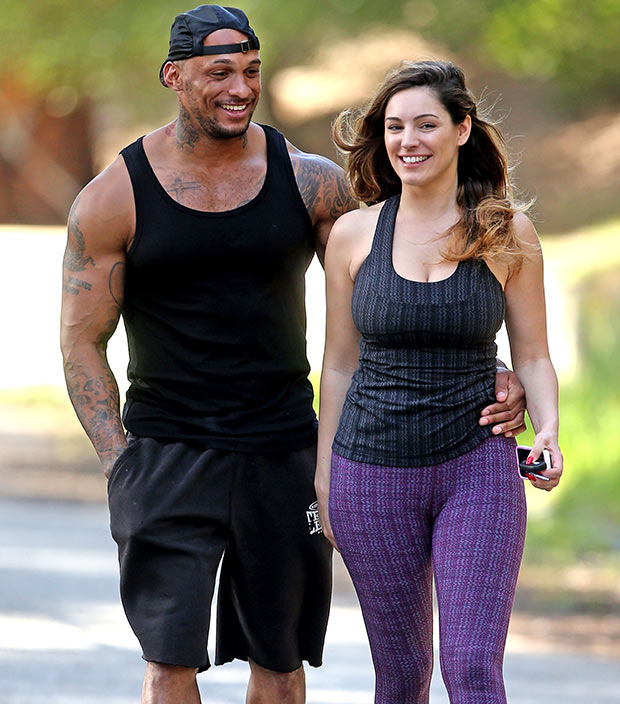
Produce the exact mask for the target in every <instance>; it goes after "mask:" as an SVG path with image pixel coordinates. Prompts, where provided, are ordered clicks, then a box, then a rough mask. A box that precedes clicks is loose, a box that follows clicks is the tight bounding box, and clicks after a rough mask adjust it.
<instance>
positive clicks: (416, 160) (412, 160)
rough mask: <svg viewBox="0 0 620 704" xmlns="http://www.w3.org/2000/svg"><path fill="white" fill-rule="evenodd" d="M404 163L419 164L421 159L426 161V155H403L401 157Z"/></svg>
mask: <svg viewBox="0 0 620 704" xmlns="http://www.w3.org/2000/svg"><path fill="white" fill-rule="evenodd" d="M401 158H402V160H403V161H404V162H405V164H419V163H420V162H421V161H426V160H427V159H428V157H427V156H403V157H401Z"/></svg>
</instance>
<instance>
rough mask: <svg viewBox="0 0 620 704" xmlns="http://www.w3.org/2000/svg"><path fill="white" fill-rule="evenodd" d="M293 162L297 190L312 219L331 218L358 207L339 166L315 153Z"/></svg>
mask: <svg viewBox="0 0 620 704" xmlns="http://www.w3.org/2000/svg"><path fill="white" fill-rule="evenodd" d="M293 164H294V169H295V179H296V181H297V185H298V187H299V192H300V194H301V197H302V199H303V201H304V204H305V206H306V209H307V210H308V213H309V214H310V217H311V218H312V220H313V222H315V221H317V220H323V221H325V220H331V221H332V222H333V221H334V220H336V219H337V218H339V217H340V216H341V215H343V214H344V213H347V212H349V210H354V209H355V208H357V207H358V204H357V202H356V201H355V200H354V198H353V197H352V196H351V194H350V193H349V189H348V187H347V182H346V179H345V176H344V172H343V171H342V169H341V168H340V167H339V166H336V165H335V164H333V163H332V162H331V161H329V160H328V159H324V158H323V157H320V156H316V155H308V156H301V157H297V158H296V159H294V160H293Z"/></svg>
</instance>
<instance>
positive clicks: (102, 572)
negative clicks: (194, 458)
mask: <svg viewBox="0 0 620 704" xmlns="http://www.w3.org/2000/svg"><path fill="white" fill-rule="evenodd" d="M340 581H341V580H340ZM143 666H144V665H143V663H142V661H141V659H140V656H139V651H138V648H137V643H136V641H135V639H134V636H133V634H132V633H131V631H130V630H129V627H128V626H127V625H126V623H125V619H124V615H123V613H122V610H121V607H120V604H119V601H118V587H117V563H116V554H115V549H114V544H113V542H112V540H111V538H110V537H109V534H108V529H107V512H106V509H105V507H103V506H101V505H97V504H71V503H54V502H47V503H46V502H35V501H23V502H20V501H8V500H0V702H1V704H137V702H138V701H139V691H140V684H141V678H142V672H143ZM505 669H506V681H507V689H508V694H509V699H510V702H511V704H534V703H536V704H611V703H612V702H616V703H617V702H618V701H620V696H619V692H620V665H619V663H618V662H617V661H614V660H610V659H602V658H594V657H584V656H583V655H580V656H577V655H571V654H569V653H556V654H554V655H549V654H536V655H534V656H532V655H527V654H524V653H523V652H519V650H518V648H517V647H516V646H514V645H510V643H509V647H508V652H507V657H506V668H505ZM246 679H247V666H246V665H245V664H244V663H233V664H230V665H226V666H224V667H218V668H214V669H212V670H211V671H209V672H208V673H205V674H203V675H201V676H200V678H199V680H200V687H201V691H202V694H203V700H204V701H205V704H241V703H242V702H243V701H244V691H245V683H246ZM372 690H373V676H372V667H371V663H370V657H369V653H368V647H367V645H366V639H365V633H364V628H363V624H362V620H361V617H360V614H359V611H358V609H357V607H355V605H354V604H353V603H352V600H351V595H350V592H349V591H348V589H347V586H346V585H344V586H341V587H340V588H339V589H338V591H337V594H336V596H335V601H334V608H333V613H332V618H331V621H330V628H329V632H328V639H327V646H326V652H325V665H324V666H323V667H322V668H320V669H318V670H315V669H312V668H309V671H308V704H323V703H332V704H371V702H372ZM431 691H432V694H431V701H432V703H433V704H447V702H448V699H447V696H446V694H445V690H444V688H443V684H442V683H441V679H440V677H439V675H438V673H437V672H436V673H435V676H434V679H433V685H432V690H431Z"/></svg>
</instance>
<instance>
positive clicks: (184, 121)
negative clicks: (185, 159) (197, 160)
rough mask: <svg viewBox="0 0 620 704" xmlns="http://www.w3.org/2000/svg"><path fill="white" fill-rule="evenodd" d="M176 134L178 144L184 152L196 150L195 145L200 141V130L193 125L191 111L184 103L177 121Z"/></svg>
mask: <svg viewBox="0 0 620 704" xmlns="http://www.w3.org/2000/svg"><path fill="white" fill-rule="evenodd" d="M176 136H177V144H178V145H179V147H181V149H182V150H183V151H184V152H192V151H194V145H195V144H196V142H197V141H198V131H197V130H196V128H195V127H194V125H192V121H191V118H190V116H189V113H188V112H187V110H186V109H185V108H184V107H183V106H182V105H181V107H180V110H179V117H178V118H177V122H176Z"/></svg>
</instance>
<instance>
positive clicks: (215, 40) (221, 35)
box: [202, 29, 248, 46]
mask: <svg viewBox="0 0 620 704" xmlns="http://www.w3.org/2000/svg"><path fill="white" fill-rule="evenodd" d="M247 38H248V37H247V35H246V34H244V33H243V32H239V31H238V30H236V29H216V30H215V32H211V34H207V36H206V37H205V38H204V39H203V41H202V44H203V46H217V45H218V44H239V43H240V42H244V41H246V40H247Z"/></svg>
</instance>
